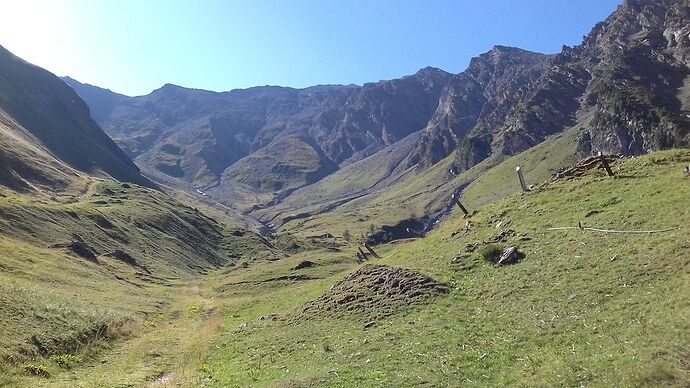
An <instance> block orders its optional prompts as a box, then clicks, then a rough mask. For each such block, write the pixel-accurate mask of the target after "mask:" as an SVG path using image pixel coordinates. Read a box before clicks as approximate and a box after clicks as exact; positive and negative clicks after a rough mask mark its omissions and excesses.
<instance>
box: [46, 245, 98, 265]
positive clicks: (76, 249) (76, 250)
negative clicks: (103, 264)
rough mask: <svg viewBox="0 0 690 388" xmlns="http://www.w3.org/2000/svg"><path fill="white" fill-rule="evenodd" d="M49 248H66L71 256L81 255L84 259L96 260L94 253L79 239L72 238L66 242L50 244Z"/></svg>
mask: <svg viewBox="0 0 690 388" xmlns="http://www.w3.org/2000/svg"><path fill="white" fill-rule="evenodd" d="M49 248H59V249H64V250H66V251H67V252H68V253H69V254H71V255H73V256H78V257H82V258H84V259H87V260H90V261H93V262H97V261H98V259H97V258H96V253H94V250H93V248H91V247H90V246H89V245H88V244H86V243H85V242H83V241H79V240H72V241H70V242H68V243H58V244H52V245H51V246H50V247H49Z"/></svg>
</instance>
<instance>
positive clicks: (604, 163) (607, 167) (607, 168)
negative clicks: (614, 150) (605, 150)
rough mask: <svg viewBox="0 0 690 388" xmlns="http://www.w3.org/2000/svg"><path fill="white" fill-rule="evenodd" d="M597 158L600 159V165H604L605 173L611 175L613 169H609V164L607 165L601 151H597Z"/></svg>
mask: <svg viewBox="0 0 690 388" xmlns="http://www.w3.org/2000/svg"><path fill="white" fill-rule="evenodd" d="M599 160H600V161H601V165H602V166H604V169H605V170H606V173H607V174H608V175H609V176H613V171H611V166H609V162H608V161H607V160H606V157H604V154H602V153H601V152H599Z"/></svg>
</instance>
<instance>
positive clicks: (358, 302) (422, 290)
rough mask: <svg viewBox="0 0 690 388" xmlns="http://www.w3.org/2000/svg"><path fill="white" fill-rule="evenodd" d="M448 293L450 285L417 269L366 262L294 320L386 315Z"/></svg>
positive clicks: (303, 308)
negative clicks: (368, 263) (367, 263)
mask: <svg viewBox="0 0 690 388" xmlns="http://www.w3.org/2000/svg"><path fill="white" fill-rule="evenodd" d="M447 292H448V287H447V286H446V285H444V284H441V283H439V282H437V281H435V280H434V279H432V278H430V277H428V276H426V275H424V274H422V273H420V272H417V271H412V270H409V269H405V268H393V267H389V266H386V265H365V266H363V267H362V268H360V269H359V270H357V271H356V272H354V273H352V274H351V275H349V276H348V277H346V278H345V279H343V280H341V281H339V282H338V283H336V284H335V285H333V287H331V289H330V290H329V291H327V292H326V293H324V294H323V295H321V296H320V297H319V298H317V299H315V300H313V301H310V302H307V303H306V304H305V305H304V306H303V307H302V308H301V309H300V310H298V312H297V313H296V314H295V315H294V319H297V320H300V319H311V318H321V317H333V316H343V315H355V316H362V317H364V318H366V320H374V319H378V318H383V317H386V316H389V315H392V314H395V313H398V312H400V311H403V310H405V309H407V308H408V307H409V306H410V305H413V304H419V303H424V302H427V301H429V300H430V299H432V298H434V297H438V296H441V295H443V294H445V293H447Z"/></svg>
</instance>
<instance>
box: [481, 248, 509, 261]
mask: <svg viewBox="0 0 690 388" xmlns="http://www.w3.org/2000/svg"><path fill="white" fill-rule="evenodd" d="M501 252H503V248H501V246H500V245H496V244H489V245H485V246H483V247H482V248H481V249H480V250H479V255H480V256H481V257H482V258H483V259H484V260H485V261H487V262H489V263H493V264H496V262H498V259H499V258H500V257H501Z"/></svg>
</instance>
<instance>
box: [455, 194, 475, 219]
mask: <svg viewBox="0 0 690 388" xmlns="http://www.w3.org/2000/svg"><path fill="white" fill-rule="evenodd" d="M451 198H452V199H453V201H455V204H456V205H458V207H459V208H460V210H462V212H463V213H464V214H465V215H466V216H469V215H470V212H468V211H467V209H465V207H464V206H462V204H461V203H460V200H459V199H458V198H457V197H456V196H455V194H453V196H452V197H451Z"/></svg>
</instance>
